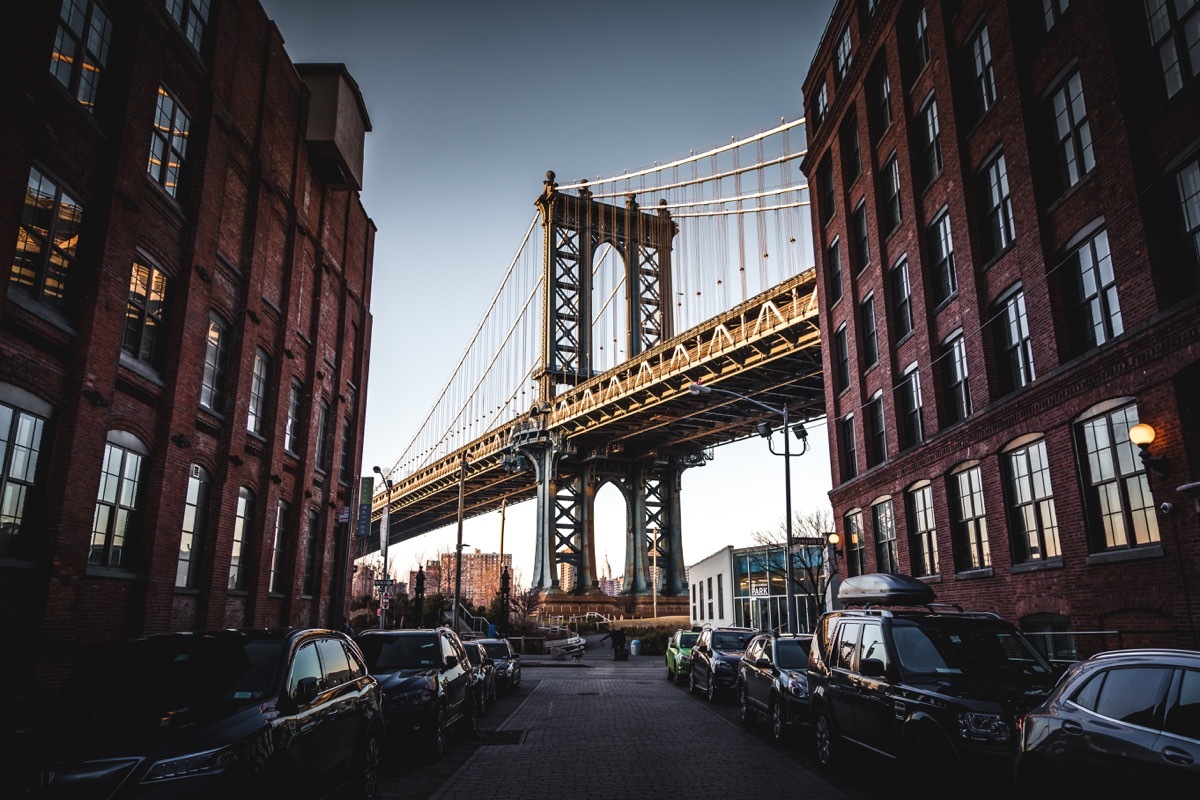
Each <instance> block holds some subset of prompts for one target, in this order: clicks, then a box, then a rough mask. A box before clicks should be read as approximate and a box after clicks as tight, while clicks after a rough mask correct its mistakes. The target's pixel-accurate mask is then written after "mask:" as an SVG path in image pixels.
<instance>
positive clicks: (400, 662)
mask: <svg viewBox="0 0 1200 800" xmlns="http://www.w3.org/2000/svg"><path fill="white" fill-rule="evenodd" d="M358 645H359V647H361V648H362V651H363V655H364V656H365V657H366V659H367V668H368V669H369V670H370V671H371V672H395V671H397V670H401V669H429V668H430V667H434V666H437V664H438V661H439V659H438V655H439V651H438V641H437V636H435V635H434V634H432V633H418V634H404V635H401V636H363V637H361V638H360V639H359V640H358Z"/></svg>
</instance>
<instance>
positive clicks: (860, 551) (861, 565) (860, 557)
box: [845, 509, 867, 576]
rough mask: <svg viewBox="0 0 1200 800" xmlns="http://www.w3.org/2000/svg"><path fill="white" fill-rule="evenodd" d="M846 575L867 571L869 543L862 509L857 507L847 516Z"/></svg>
mask: <svg viewBox="0 0 1200 800" xmlns="http://www.w3.org/2000/svg"><path fill="white" fill-rule="evenodd" d="M845 526H846V531H845V532H846V575H848V576H853V575H863V574H865V573H866V571H867V543H866V538H865V537H864V536H863V521H862V510H861V509H855V510H854V511H851V512H850V513H848V514H846V516H845Z"/></svg>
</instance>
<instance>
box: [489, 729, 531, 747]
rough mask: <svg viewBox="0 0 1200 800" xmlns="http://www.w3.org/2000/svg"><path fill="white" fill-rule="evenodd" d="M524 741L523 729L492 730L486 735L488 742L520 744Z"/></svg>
mask: <svg viewBox="0 0 1200 800" xmlns="http://www.w3.org/2000/svg"><path fill="white" fill-rule="evenodd" d="M523 741H525V731H523V730H516V731H492V733H491V735H490V736H488V739H487V743H488V744H520V743H521V742H523Z"/></svg>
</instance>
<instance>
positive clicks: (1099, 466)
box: [1075, 403, 1160, 553]
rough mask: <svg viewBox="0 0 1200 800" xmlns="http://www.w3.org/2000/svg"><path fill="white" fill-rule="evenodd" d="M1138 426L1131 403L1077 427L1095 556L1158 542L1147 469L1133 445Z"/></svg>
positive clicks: (1090, 542) (1092, 549) (1135, 410)
mask: <svg viewBox="0 0 1200 800" xmlns="http://www.w3.org/2000/svg"><path fill="white" fill-rule="evenodd" d="M1136 424H1138V410H1137V406H1136V405H1135V404H1133V403H1129V404H1127V405H1123V406H1120V407H1119V408H1115V409H1112V410H1109V411H1103V412H1101V413H1098V414H1096V415H1095V416H1092V417H1090V418H1088V419H1084V420H1082V421H1081V422H1078V423H1076V425H1075V441H1076V447H1077V448H1078V450H1079V453H1080V456H1081V459H1080V460H1081V462H1082V463H1081V465H1080V466H1081V468H1082V472H1083V482H1084V494H1085V499H1086V511H1087V522H1088V534H1089V536H1088V538H1089V545H1090V549H1091V551H1092V552H1094V553H1096V552H1106V551H1114V550H1128V549H1132V548H1136V547H1145V546H1147V545H1153V544H1157V543H1158V542H1159V541H1160V537H1159V531H1158V518H1157V516H1156V509H1155V503H1154V497H1153V496H1152V495H1151V494H1150V483H1149V479H1148V477H1147V475H1146V467H1145V465H1144V464H1143V463H1142V460H1141V459H1140V458H1139V457H1138V452H1137V449H1136V448H1135V446H1134V444H1133V442H1131V441H1129V429H1130V428H1132V427H1133V426H1134V425H1136Z"/></svg>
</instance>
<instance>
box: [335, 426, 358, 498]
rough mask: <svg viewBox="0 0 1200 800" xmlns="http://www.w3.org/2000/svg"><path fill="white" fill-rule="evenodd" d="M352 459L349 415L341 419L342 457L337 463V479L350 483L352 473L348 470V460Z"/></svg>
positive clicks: (352, 431) (352, 438) (352, 428)
mask: <svg viewBox="0 0 1200 800" xmlns="http://www.w3.org/2000/svg"><path fill="white" fill-rule="evenodd" d="M353 459H354V423H352V422H351V421H350V418H349V417H344V418H343V419H342V459H341V464H339V465H338V481H339V482H341V483H350V481H352V480H354V475H353V474H352V473H351V472H350V462H351V461H352V460H353Z"/></svg>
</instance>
